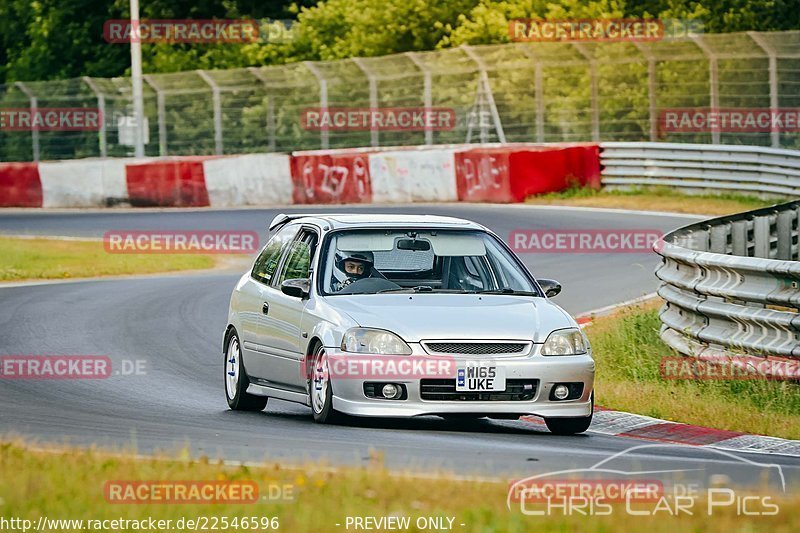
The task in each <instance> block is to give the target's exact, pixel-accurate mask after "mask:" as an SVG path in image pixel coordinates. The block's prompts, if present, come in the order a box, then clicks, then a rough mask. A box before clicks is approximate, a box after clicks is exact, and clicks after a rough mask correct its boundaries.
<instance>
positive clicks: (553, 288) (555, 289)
mask: <svg viewBox="0 0 800 533" xmlns="http://www.w3.org/2000/svg"><path fill="white" fill-rule="evenodd" d="M536 281H538V282H539V286H540V287H541V288H542V290H543V291H544V294H545V296H547V297H548V298H552V297H553V296H556V295H558V293H560V292H561V284H560V283H559V282H557V281H556V280H554V279H537V280H536Z"/></svg>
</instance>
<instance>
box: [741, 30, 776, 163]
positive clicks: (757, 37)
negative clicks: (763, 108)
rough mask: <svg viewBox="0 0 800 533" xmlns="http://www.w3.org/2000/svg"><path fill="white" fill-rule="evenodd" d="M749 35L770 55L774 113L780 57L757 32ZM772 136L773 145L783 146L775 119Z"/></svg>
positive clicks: (770, 101) (770, 88)
mask: <svg viewBox="0 0 800 533" xmlns="http://www.w3.org/2000/svg"><path fill="white" fill-rule="evenodd" d="M747 35H749V36H750V38H751V39H753V40H754V41H755V43H756V44H757V45H758V46H759V48H761V49H762V50H764V53H766V54H767V57H769V107H770V109H771V110H772V112H773V113H775V112H776V111H777V110H778V105H779V103H778V102H779V99H778V57H777V54H776V52H775V49H774V48H773V47H772V46H771V45H770V44H769V43H768V42H767V41H766V40H765V39H764V38H763V37H762V36H761V35H759V34H758V33H757V32H754V31H749V32H747ZM770 122H771V127H770V138H771V139H772V147H773V148H780V146H781V131H780V129H779V128H778V126H777V124H776V123H775V121H774V120H772V121H770Z"/></svg>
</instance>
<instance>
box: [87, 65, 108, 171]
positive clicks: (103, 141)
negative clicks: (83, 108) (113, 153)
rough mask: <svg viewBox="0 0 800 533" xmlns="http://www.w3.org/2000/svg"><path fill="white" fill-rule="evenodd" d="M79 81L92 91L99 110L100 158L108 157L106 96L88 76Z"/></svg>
mask: <svg viewBox="0 0 800 533" xmlns="http://www.w3.org/2000/svg"><path fill="white" fill-rule="evenodd" d="M81 79H82V80H83V81H84V83H86V85H88V86H89V89H91V90H92V92H93V93H94V96H95V98H97V108H98V109H99V110H100V135H99V143H100V157H108V138H107V136H106V95H105V94H103V91H101V90H100V88H99V87H98V86H97V84H96V83H95V82H94V80H93V79H92V78H90V77H89V76H83V78H81Z"/></svg>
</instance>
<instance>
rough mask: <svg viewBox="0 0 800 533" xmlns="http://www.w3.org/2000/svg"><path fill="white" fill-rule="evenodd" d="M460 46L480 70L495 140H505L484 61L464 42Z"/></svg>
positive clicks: (502, 141)
mask: <svg viewBox="0 0 800 533" xmlns="http://www.w3.org/2000/svg"><path fill="white" fill-rule="evenodd" d="M461 48H463V49H464V52H466V53H467V55H468V56H469V58H470V59H472V60H473V61H474V62H475V64H476V65H478V70H479V71H480V82H479V83H481V84H482V85H483V90H484V94H486V99H487V100H488V101H489V112H490V113H491V114H492V121H493V122H494V128H495V131H496V132H497V140H498V141H499V142H501V143H505V142H506V133H505V132H504V131H503V124H502V122H500V113H498V112H497V105H496V104H495V102H494V94H492V86H491V84H490V83H489V74H488V73H487V72H486V63H484V61H483V59H482V58H481V57H480V56H479V55H478V54H476V53H475V51H474V50H473V49H472V48H471V47H470V46H469V45H466V44H462V45H461Z"/></svg>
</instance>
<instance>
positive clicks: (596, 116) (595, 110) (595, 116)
mask: <svg viewBox="0 0 800 533" xmlns="http://www.w3.org/2000/svg"><path fill="white" fill-rule="evenodd" d="M572 45H573V46H574V47H575V49H576V50H577V51H578V52H579V53H580V54H581V55H582V56H583V57H584V59H586V61H588V62H589V84H590V85H591V102H590V104H589V108H590V111H591V112H592V141H594V142H600V102H599V100H600V98H599V96H598V86H597V61H595V59H594V58H593V57H592V56H591V54H589V52H587V51H586V48H584V47H583V45H582V44H581V43H572Z"/></svg>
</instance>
